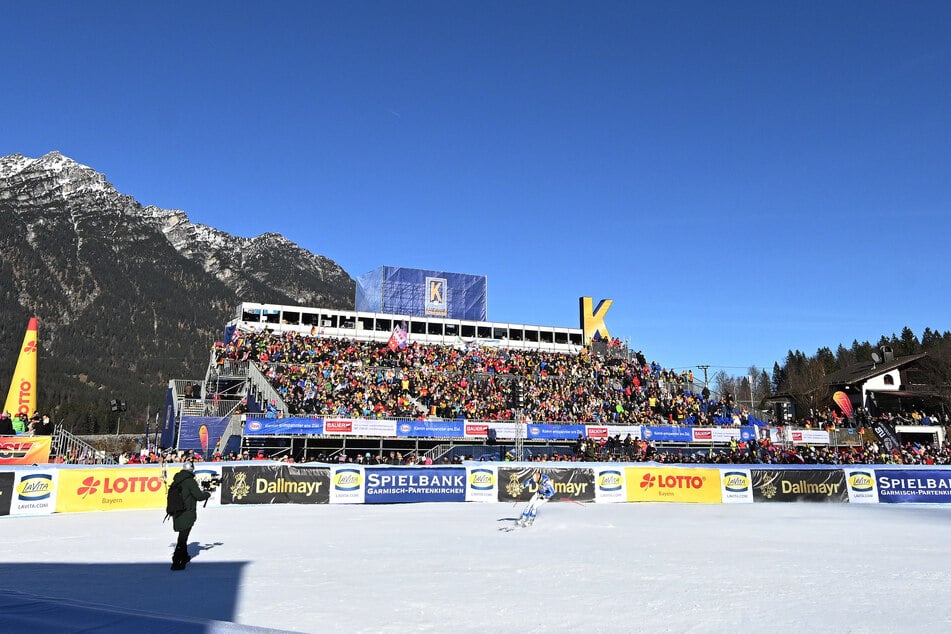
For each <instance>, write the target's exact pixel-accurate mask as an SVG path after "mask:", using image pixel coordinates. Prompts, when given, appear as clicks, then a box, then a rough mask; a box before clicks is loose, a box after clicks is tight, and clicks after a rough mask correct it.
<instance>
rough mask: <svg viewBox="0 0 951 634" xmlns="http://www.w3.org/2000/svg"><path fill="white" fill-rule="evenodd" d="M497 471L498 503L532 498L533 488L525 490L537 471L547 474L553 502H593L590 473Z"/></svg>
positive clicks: (527, 469)
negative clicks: (529, 478)
mask: <svg viewBox="0 0 951 634" xmlns="http://www.w3.org/2000/svg"><path fill="white" fill-rule="evenodd" d="M544 464H545V463H538V465H537V466H535V465H532V466H524V467H499V468H498V474H499V475H498V480H499V484H498V487H499V502H515V501H516V500H520V501H527V500H528V499H529V498H530V497H532V495H534V493H535V490H536V489H537V487H536V486H535V485H534V484H530V485H529V486H525V481H526V480H528V477H529V476H530V475H531V473H532V471H534V470H535V469H538V470H539V471H540V472H542V473H544V474H547V475H548V477H549V478H551V480H552V484H553V485H554V487H555V496H554V498H553V499H552V500H553V501H559V500H561V501H569V500H574V501H576V502H594V500H595V491H594V469H588V468H584V469H572V468H558V467H547V466H543V465H544Z"/></svg>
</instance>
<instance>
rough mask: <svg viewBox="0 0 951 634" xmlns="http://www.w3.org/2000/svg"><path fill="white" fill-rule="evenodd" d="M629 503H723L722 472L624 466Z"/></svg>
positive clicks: (715, 470) (716, 470)
mask: <svg viewBox="0 0 951 634" xmlns="http://www.w3.org/2000/svg"><path fill="white" fill-rule="evenodd" d="M624 473H625V479H626V480H627V501H628V502H694V503H701V504H720V503H721V502H722V501H723V498H722V494H721V492H720V471H719V470H718V469H689V468H683V467H658V468H650V467H625V469H624Z"/></svg>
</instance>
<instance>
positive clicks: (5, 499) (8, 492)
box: [0, 471, 14, 515]
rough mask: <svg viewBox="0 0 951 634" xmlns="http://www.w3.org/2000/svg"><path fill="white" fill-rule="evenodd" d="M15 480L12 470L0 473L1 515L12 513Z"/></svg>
mask: <svg viewBox="0 0 951 634" xmlns="http://www.w3.org/2000/svg"><path fill="white" fill-rule="evenodd" d="M13 480H14V473H13V472H12V471H4V472H2V473H0V515H9V514H10V500H11V499H12V498H13Z"/></svg>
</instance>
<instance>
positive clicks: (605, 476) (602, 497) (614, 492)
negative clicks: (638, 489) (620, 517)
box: [594, 467, 627, 502]
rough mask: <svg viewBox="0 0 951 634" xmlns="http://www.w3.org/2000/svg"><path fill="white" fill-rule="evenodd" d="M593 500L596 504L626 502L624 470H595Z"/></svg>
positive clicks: (615, 468)
mask: <svg viewBox="0 0 951 634" xmlns="http://www.w3.org/2000/svg"><path fill="white" fill-rule="evenodd" d="M594 483H595V489H594V499H595V501H597V502H627V491H626V488H625V486H624V484H625V481H624V469H623V468H620V467H598V468H597V469H595V478H594Z"/></svg>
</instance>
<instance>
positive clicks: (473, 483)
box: [466, 467, 499, 502]
mask: <svg viewBox="0 0 951 634" xmlns="http://www.w3.org/2000/svg"><path fill="white" fill-rule="evenodd" d="M466 484H467V486H466V502H495V501H497V500H498V499H499V497H498V496H499V478H498V476H497V475H496V470H495V467H466Z"/></svg>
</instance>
